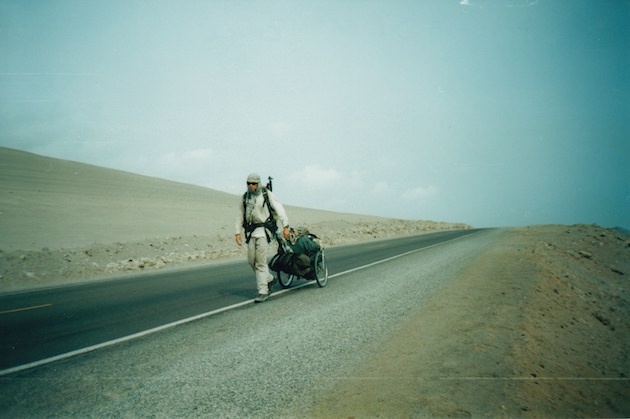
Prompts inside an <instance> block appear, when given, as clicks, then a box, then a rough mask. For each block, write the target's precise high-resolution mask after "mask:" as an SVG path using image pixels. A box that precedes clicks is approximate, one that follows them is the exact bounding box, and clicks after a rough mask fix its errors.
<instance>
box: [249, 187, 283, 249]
mask: <svg viewBox="0 0 630 419" xmlns="http://www.w3.org/2000/svg"><path fill="white" fill-rule="evenodd" d="M262 193H263V199H264V201H265V203H264V204H263V205H267V208H269V217H268V218H267V220H265V222H263V223H248V222H247V220H246V219H245V213H246V207H247V200H246V196H247V192H246V193H244V194H243V229H244V230H245V243H249V240H250V239H251V238H252V233H253V232H254V230H256V229H257V228H258V227H264V228H265V236H267V243H270V242H271V237H269V233H268V232H267V231H271V234H272V235H273V236H274V237H275V235H276V230H277V229H278V225H277V224H276V221H277V220H278V213H277V212H276V210H275V209H274V208H273V205H271V202H269V196H268V195H267V188H265V187H263V188H262Z"/></svg>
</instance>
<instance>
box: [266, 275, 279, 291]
mask: <svg viewBox="0 0 630 419" xmlns="http://www.w3.org/2000/svg"><path fill="white" fill-rule="evenodd" d="M277 282H278V278H276V277H275V276H274V277H273V279H272V280H271V281H269V282H267V289H268V290H269V295H271V291H272V290H273V287H274V286H275V285H276V283H277Z"/></svg>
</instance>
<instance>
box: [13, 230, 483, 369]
mask: <svg viewBox="0 0 630 419" xmlns="http://www.w3.org/2000/svg"><path fill="white" fill-rule="evenodd" d="M476 233H477V232H475V233H472V234H476ZM470 235H471V234H466V235H465V236H459V237H456V238H454V239H450V240H447V241H444V242H440V243H436V244H433V245H431V246H427V247H422V248H420V249H414V250H410V251H408V252H405V253H401V254H399V255H396V256H391V257H388V258H385V259H381V260H378V261H376V262H372V263H368V264H367V265H363V266H358V267H356V268H352V269H348V270H347V271H343V272H338V273H336V274H334V275H330V276H328V278H329V279H330V278H335V277H338V276H341V275H345V274H348V273H351V272H356V271H359V270H361V269H366V268H369V267H371V266H374V265H378V264H381V263H385V262H389V261H391V260H394V259H398V258H401V257H403V256H407V255H410V254H412V253H416V252H419V251H421V250H426V249H430V248H432V247H435V246H439V245H442V244H444V243H448V242H451V241H453V240H457V239H460V238H462V237H468V236H470ZM314 283H315V281H308V282H306V283H304V284H301V285H298V286H295V287H291V288H287V289H284V290H281V291H277V292H275V293H273V294H272V295H275V296H278V295H282V294H284V293H287V292H289V291H293V290H296V289H300V288H302V287H306V286H309V285H312V284H314ZM253 302H254V300H253V299H252V300H247V301H243V302H240V303H237V304H232V305H230V306H227V307H222V308H218V309H216V310H212V311H208V312H207V313H202V314H198V315H196V316H192V317H188V318H186V319H182V320H178V321H176V322H172V323H167V324H164V325H162V326H158V327H154V328H152V329H147V330H143V331H142V332H138V333H134V334H131V335H128V336H123V337H121V338H118V339H114V340H110V341H107V342H103V343H99V344H96V345H92V346H87V347H85V348H81V349H77V350H74V351H70V352H66V353H64V354H59V355H55V356H51V357H50V358H44V359H40V360H39V361H34V362H29V363H27V364H22V365H17V366H15V367H11V368H6V369H3V370H0V377H1V376H4V375H9V374H13V373H15V372H19V371H24V370H27V369H30V368H35V367H39V366H42V365H46V364H50V363H51V362H56V361H61V360H62V359H68V358H71V357H73V356H77V355H82V354H85V353H88V352H92V351H95V350H97V349H102V348H107V347H108V346H113V345H117V344H119V343H123V342H128V341H130V340H133V339H137V338H141V337H143V336H147V335H150V334H153V333H156V332H160V331H162V330H166V329H170V328H171V327H175V326H180V325H182V324H186V323H190V322H194V321H196V320H200V319H203V318H205V317H210V316H214V315H215V314H219V313H224V312H226V311H229V310H233V309H235V308H239V307H243V306H246V305H248V304H252V303H253Z"/></svg>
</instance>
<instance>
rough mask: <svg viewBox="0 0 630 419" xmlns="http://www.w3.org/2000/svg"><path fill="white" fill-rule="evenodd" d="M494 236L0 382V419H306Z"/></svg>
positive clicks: (465, 240) (470, 238)
mask: <svg viewBox="0 0 630 419" xmlns="http://www.w3.org/2000/svg"><path fill="white" fill-rule="evenodd" d="M496 234H498V233H497V230H484V231H480V232H477V233H476V234H470V235H466V236H464V237H461V238H459V239H457V240H451V241H448V242H445V243H443V244H440V245H437V246H429V247H427V248H425V249H423V250H420V251H411V252H408V253H406V254H405V255H403V256H400V257H394V258H391V259H388V260H386V261H385V262H383V263H378V264H371V265H370V266H367V267H365V268H362V269H357V270H352V271H350V272H347V273H343V274H341V275H338V276H335V277H333V278H331V279H330V280H329V282H328V286H326V287H325V288H319V287H317V285H312V286H305V287H302V288H299V289H295V290H294V291H292V292H287V293H276V294H275V295H274V296H272V297H271V298H270V299H269V301H268V302H266V303H263V304H247V305H243V306H241V307H239V308H237V309H233V310H229V311H226V312H222V313H220V314H218V315H215V316H210V317H205V318H202V319H199V320H197V321H193V322H190V323H186V324H184V325H182V326H181V327H173V328H169V329H166V330H163V331H161V332H159V333H154V334H151V335H147V336H144V337H142V338H139V339H134V340H130V341H126V342H122V343H120V344H117V345H113V346H109V347H106V348H103V349H100V350H95V351H92V352H88V353H85V354H82V355H79V356H75V357H72V358H68V359H65V360H63V361H58V362H53V363H50V364H45V365H41V366H38V367H35V368H30V369H27V370H24V371H19V372H16V373H13V374H9V375H4V376H0V416H3V417H44V416H60V417H222V418H230V417H269V418H272V417H273V418H277V417H308V412H309V409H310V408H311V407H312V406H313V405H316V404H317V403H318V401H320V400H322V398H325V397H326V395H327V393H328V392H330V391H332V389H333V388H334V385H335V384H336V383H338V382H339V380H345V379H346V378H347V377H351V376H352V374H353V371H355V370H356V369H357V366H360V365H362V363H363V362H364V361H365V360H366V359H368V358H369V357H373V356H374V355H375V354H378V348H379V345H380V344H381V343H382V342H384V341H386V340H387V339H388V338H389V337H390V336H391V334H392V333H394V332H395V331H396V330H397V327H398V325H399V324H400V323H401V321H403V320H404V319H407V318H409V317H410V316H412V315H413V313H414V312H416V310H418V307H421V306H422V305H424V304H426V303H427V302H428V301H430V300H431V298H432V296H434V295H435V294H436V293H437V292H438V291H439V290H440V289H442V287H444V286H445V285H447V284H448V283H449V281H450V280H451V278H453V277H454V276H455V275H457V273H458V272H459V271H461V270H462V269H464V268H465V267H466V266H468V265H469V264H470V263H472V262H473V261H474V260H475V258H476V257H477V255H479V254H480V253H481V252H483V251H484V249H486V248H487V247H488V246H492V245H493V243H494V241H493V237H494V236H495V235H496ZM372 244H373V245H376V248H379V249H380V248H381V244H377V243H376V242H374V243H372ZM331 250H332V249H331ZM346 251H348V252H350V250H348V249H345V247H344V249H342V250H341V252H342V253H344V252H346ZM330 253H331V254H332V253H334V252H330ZM359 253H361V252H359ZM390 257H391V256H390ZM343 259H347V257H344V258H343ZM331 265H333V263H332V261H331ZM335 269H338V268H335ZM249 280H250V281H253V280H252V279H251V278H250V279H249ZM250 286H253V283H252V282H250Z"/></svg>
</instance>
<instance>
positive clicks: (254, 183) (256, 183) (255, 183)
mask: <svg viewBox="0 0 630 419" xmlns="http://www.w3.org/2000/svg"><path fill="white" fill-rule="evenodd" d="M251 185H258V182H247V186H251Z"/></svg>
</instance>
